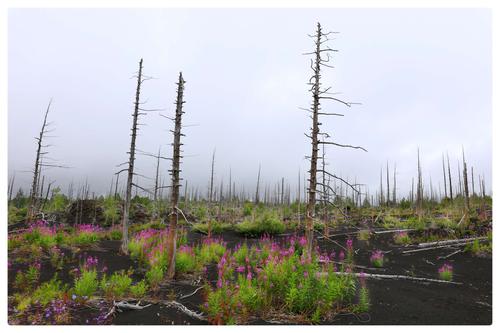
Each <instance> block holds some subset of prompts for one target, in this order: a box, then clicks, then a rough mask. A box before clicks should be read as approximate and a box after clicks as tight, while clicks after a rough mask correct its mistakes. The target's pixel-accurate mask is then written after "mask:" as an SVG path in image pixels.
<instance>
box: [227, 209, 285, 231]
mask: <svg viewBox="0 0 500 333" xmlns="http://www.w3.org/2000/svg"><path fill="white" fill-rule="evenodd" d="M235 229H236V231H237V232H239V233H241V234H244V235H247V236H258V235H262V234H269V235H275V234H280V233H283V232H284V231H285V229H286V227H285V224H284V223H283V222H282V221H281V220H280V219H279V217H278V216H277V215H276V214H275V213H272V212H265V213H263V214H262V215H259V216H256V217H255V219H253V220H252V219H246V220H244V221H243V222H241V223H239V224H237V225H236V226H235Z"/></svg>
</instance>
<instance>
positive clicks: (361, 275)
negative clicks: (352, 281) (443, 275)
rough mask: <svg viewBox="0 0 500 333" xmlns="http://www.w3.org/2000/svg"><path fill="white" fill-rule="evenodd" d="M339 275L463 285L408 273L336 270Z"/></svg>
mask: <svg viewBox="0 0 500 333" xmlns="http://www.w3.org/2000/svg"><path fill="white" fill-rule="evenodd" d="M334 274H337V275H354V276H356V277H365V278H372V279H388V280H410V281H420V282H436V283H445V284H456V285H461V284H462V283H461V282H453V281H445V280H438V279H428V278H422V277H414V276H407V275H389V274H366V273H347V272H334Z"/></svg>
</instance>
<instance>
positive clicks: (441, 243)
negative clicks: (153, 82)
mask: <svg viewBox="0 0 500 333" xmlns="http://www.w3.org/2000/svg"><path fill="white" fill-rule="evenodd" d="M476 239H477V240H484V239H488V237H471V238H462V239H451V240H444V241H437V242H429V243H420V244H418V247H429V246H435V245H449V244H456V243H470V242H472V241H475V240H476Z"/></svg>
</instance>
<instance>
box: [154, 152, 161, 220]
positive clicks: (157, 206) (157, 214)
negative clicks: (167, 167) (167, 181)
mask: <svg viewBox="0 0 500 333" xmlns="http://www.w3.org/2000/svg"><path fill="white" fill-rule="evenodd" d="M160 157H161V147H159V148H158V155H157V156H156V172H155V188H154V191H153V202H154V206H155V209H154V213H153V218H154V219H157V218H159V217H160V202H159V200H158V188H159V186H160V183H159V182H160Z"/></svg>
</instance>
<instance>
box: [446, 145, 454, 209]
mask: <svg viewBox="0 0 500 333" xmlns="http://www.w3.org/2000/svg"><path fill="white" fill-rule="evenodd" d="M446 160H447V161H448V181H449V185H450V186H449V189H450V200H451V201H453V185H452V184H451V169H450V157H449V156H448V153H446Z"/></svg>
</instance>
